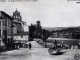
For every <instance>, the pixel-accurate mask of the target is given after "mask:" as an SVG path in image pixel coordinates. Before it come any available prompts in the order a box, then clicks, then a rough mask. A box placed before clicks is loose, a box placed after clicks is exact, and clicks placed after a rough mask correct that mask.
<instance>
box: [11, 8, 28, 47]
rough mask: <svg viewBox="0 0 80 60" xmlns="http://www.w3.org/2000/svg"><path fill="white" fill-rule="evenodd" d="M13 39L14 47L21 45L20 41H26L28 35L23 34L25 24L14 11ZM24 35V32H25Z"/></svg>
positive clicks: (18, 13)
mask: <svg viewBox="0 0 80 60" xmlns="http://www.w3.org/2000/svg"><path fill="white" fill-rule="evenodd" d="M12 18H13V25H14V27H13V37H14V43H15V45H18V46H19V44H21V43H22V41H23V40H24V41H28V34H24V32H25V31H24V26H25V25H26V22H24V21H22V17H21V14H20V12H18V10H17V9H16V11H15V12H13V16H12ZM25 33H26V32H25Z"/></svg>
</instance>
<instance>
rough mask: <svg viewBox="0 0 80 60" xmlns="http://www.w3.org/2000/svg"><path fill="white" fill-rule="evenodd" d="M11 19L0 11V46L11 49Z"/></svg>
mask: <svg viewBox="0 0 80 60" xmlns="http://www.w3.org/2000/svg"><path fill="white" fill-rule="evenodd" d="M12 21H13V19H12V17H11V16H9V15H8V14H6V13H5V12H3V11H0V46H6V47H11V46H12V43H13V28H12V27H13V25H12Z"/></svg>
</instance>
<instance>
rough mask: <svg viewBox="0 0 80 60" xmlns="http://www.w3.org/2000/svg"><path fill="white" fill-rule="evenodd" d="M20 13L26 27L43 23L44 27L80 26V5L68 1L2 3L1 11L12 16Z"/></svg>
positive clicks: (49, 0)
mask: <svg viewBox="0 0 80 60" xmlns="http://www.w3.org/2000/svg"><path fill="white" fill-rule="evenodd" d="M16 8H17V10H18V11H19V12H20V14H21V16H22V20H23V21H25V22H26V25H30V24H31V23H32V24H36V21H38V20H39V21H40V22H41V26H42V27H69V26H70V27H71V26H80V3H78V4H77V3H76V2H75V1H68V0H37V1H36V2H33V1H31V2H29V1H26V2H0V10H1V11H4V12H6V13H7V14H9V15H10V16H12V15H13V12H14V11H15V10H16Z"/></svg>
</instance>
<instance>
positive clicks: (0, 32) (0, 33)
mask: <svg viewBox="0 0 80 60" xmlns="http://www.w3.org/2000/svg"><path fill="white" fill-rule="evenodd" d="M0 37H1V29H0Z"/></svg>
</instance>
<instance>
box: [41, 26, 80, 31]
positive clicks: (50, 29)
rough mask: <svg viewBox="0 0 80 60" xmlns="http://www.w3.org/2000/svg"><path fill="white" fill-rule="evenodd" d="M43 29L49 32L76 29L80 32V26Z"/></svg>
mask: <svg viewBox="0 0 80 60" xmlns="http://www.w3.org/2000/svg"><path fill="white" fill-rule="evenodd" d="M42 28H43V29H46V30H49V31H53V30H54V31H56V30H63V29H68V28H74V29H78V30H80V26H78V27H42Z"/></svg>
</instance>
